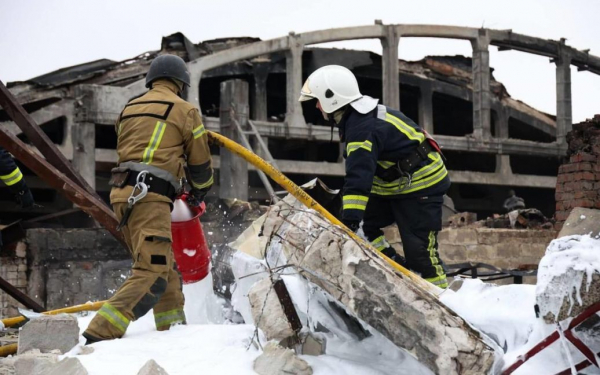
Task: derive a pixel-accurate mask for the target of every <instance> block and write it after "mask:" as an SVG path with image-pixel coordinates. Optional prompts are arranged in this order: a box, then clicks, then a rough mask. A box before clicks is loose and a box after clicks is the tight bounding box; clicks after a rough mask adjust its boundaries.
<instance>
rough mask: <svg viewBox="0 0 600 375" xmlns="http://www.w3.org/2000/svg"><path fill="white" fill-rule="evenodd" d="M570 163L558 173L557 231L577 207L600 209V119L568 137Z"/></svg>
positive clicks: (585, 124)
mask: <svg viewBox="0 0 600 375" xmlns="http://www.w3.org/2000/svg"><path fill="white" fill-rule="evenodd" d="M567 142H568V144H569V149H568V152H567V156H568V157H569V160H568V162H567V163H564V164H563V165H561V166H560V168H559V169H558V177H557V181H556V195H555V197H556V214H555V218H556V225H555V227H556V229H557V230H560V229H561V228H562V225H563V223H564V221H565V220H566V219H567V217H568V216H569V213H570V212H571V210H572V209H573V208H575V207H584V208H600V193H599V189H600V163H598V159H599V158H600V115H596V116H595V117H594V118H593V119H591V120H588V121H584V122H582V123H579V124H575V125H573V130H572V131H570V132H569V133H568V134H567Z"/></svg>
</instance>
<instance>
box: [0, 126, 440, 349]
mask: <svg viewBox="0 0 600 375" xmlns="http://www.w3.org/2000/svg"><path fill="white" fill-rule="evenodd" d="M208 138H209V139H210V141H211V142H212V143H214V144H216V145H218V146H220V147H225V148H226V149H228V150H229V151H231V152H232V153H234V154H236V155H238V156H240V157H241V158H242V159H244V160H246V161H247V162H248V163H250V164H252V165H254V166H255V167H256V168H258V169H260V170H261V171H263V172H264V173H266V174H267V175H268V176H269V177H271V178H272V179H273V181H275V182H277V183H278V184H279V185H280V186H281V187H282V188H284V189H285V190H287V191H288V192H289V193H290V194H292V195H293V196H294V197H295V198H296V199H298V200H299V201H300V202H302V203H303V204H304V205H305V206H306V207H308V208H311V209H313V210H315V211H317V212H318V213H320V214H321V215H323V216H325V218H327V220H329V221H330V222H331V223H332V224H335V225H338V226H339V227H340V228H342V230H344V232H346V234H348V235H349V236H350V237H351V238H352V239H354V240H355V241H357V242H358V243H360V244H361V245H363V246H365V247H367V248H368V249H370V250H371V251H373V252H374V253H375V254H378V255H379V256H380V257H382V258H383V259H384V260H385V261H387V262H388V263H389V264H390V265H391V266H392V267H393V268H394V269H395V270H396V271H398V272H400V273H401V274H402V275H404V276H406V277H408V278H409V279H410V280H411V281H413V282H414V283H415V284H417V285H418V286H420V287H421V288H422V289H425V290H426V291H428V292H430V293H431V294H433V295H435V296H437V295H438V294H439V291H440V289H439V288H437V287H436V286H434V285H433V284H430V283H428V282H427V281H425V280H423V279H422V278H421V277H419V276H417V275H415V274H414V273H412V272H410V271H409V270H407V269H406V268H404V267H402V266H401V265H399V264H398V263H396V262H394V261H393V260H391V259H390V258H388V257H387V256H385V255H384V254H382V253H381V252H379V251H377V250H376V249H375V248H374V247H373V246H372V245H371V244H370V243H368V242H367V241H365V240H364V239H362V238H360V237H359V236H357V235H356V233H354V232H353V231H351V230H350V229H348V227H346V226H345V225H344V224H343V223H342V222H341V221H339V220H338V219H337V218H336V217H335V216H333V215H332V214H331V213H329V211H327V210H326V209H325V208H324V207H323V206H321V205H320V204H319V203H318V202H317V201H315V200H314V199H313V198H312V197H311V196H310V195H308V194H307V193H306V192H305V191H304V190H302V188H300V187H299V186H298V185H296V184H295V183H294V182H292V181H291V180H290V179H289V178H287V177H286V176H285V175H284V174H283V173H281V172H280V171H278V170H277V169H275V167H273V166H272V165H271V164H269V163H268V162H266V161H265V160H263V159H262V158H261V157H260V156H258V155H256V154H255V153H253V152H252V151H250V150H248V149H247V148H245V147H243V146H241V145H239V144H237V143H236V142H234V141H232V140H231V139H229V138H227V137H224V136H222V135H220V134H218V133H215V132H212V131H208ZM104 302H106V301H98V302H90V303H85V304H82V305H76V306H71V307H65V308H62V309H57V310H52V311H46V312H43V313H42V314H45V315H57V314H62V313H65V314H70V313H76V312H80V311H97V310H99V309H100V308H101V307H102V305H103V304H104ZM25 319H26V318H25V317H23V316H18V317H14V318H6V319H2V324H4V326H5V327H11V326H14V325H16V324H19V323H21V322H23V321H25ZM16 352H17V344H10V345H6V346H0V357H6V356H7V355H10V354H14V353H16Z"/></svg>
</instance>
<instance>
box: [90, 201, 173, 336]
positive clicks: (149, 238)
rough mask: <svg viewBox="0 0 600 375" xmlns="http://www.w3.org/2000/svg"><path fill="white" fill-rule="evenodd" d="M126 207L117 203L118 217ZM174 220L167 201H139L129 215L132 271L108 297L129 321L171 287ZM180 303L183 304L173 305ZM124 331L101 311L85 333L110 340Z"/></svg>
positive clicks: (144, 310)
mask: <svg viewBox="0 0 600 375" xmlns="http://www.w3.org/2000/svg"><path fill="white" fill-rule="evenodd" d="M126 207H127V203H115V204H113V208H114V210H115V214H116V216H117V219H120V218H121V217H122V216H123V213H124V211H125V209H126ZM170 224H171V221H170V206H169V204H168V203H163V202H148V203H138V204H137V205H136V209H135V210H133V212H132V214H131V217H130V218H129V223H128V227H127V232H126V233H124V234H125V235H126V236H127V238H128V243H129V244H130V246H131V250H132V252H133V259H134V265H133V268H132V274H131V276H130V277H129V278H128V279H127V280H125V282H124V283H123V285H122V286H121V287H120V288H119V290H118V291H117V292H116V293H115V295H113V296H112V297H111V298H110V300H109V301H108V304H110V306H112V307H114V308H115V309H116V310H118V311H119V312H120V313H121V314H122V315H123V316H124V317H125V318H126V319H128V320H129V321H134V320H136V319H138V318H139V317H141V316H142V315H144V314H145V313H146V312H147V311H148V310H150V309H151V308H153V307H154V306H155V305H156V304H157V303H158V301H160V300H161V299H162V296H163V295H164V293H165V292H166V290H167V287H168V279H169V270H170V269H171V268H173V259H172V258H173V255H172V250H171V243H170V237H169V236H170V232H169V231H170ZM177 307H180V306H173V307H170V309H173V308H177ZM121 328H122V327H121ZM124 333H125V332H124V330H122V329H118V328H117V327H115V326H114V325H113V324H112V323H111V322H109V321H108V320H107V319H106V318H105V317H103V316H101V315H99V314H97V315H96V316H95V317H94V319H92V321H91V322H90V324H89V326H88V328H87V329H86V331H85V333H84V336H86V337H88V336H89V337H93V338H96V339H100V340H107V339H114V338H119V337H122V336H123V334H124Z"/></svg>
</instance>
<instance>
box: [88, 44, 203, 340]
mask: <svg viewBox="0 0 600 375" xmlns="http://www.w3.org/2000/svg"><path fill="white" fill-rule="evenodd" d="M189 84H190V79H189V73H188V71H187V68H186V65H185V62H184V61H183V60H182V59H181V58H179V57H177V56H174V55H162V56H159V57H157V58H156V59H155V60H154V61H153V62H152V64H151V66H150V70H149V71H148V75H147V76H146V87H148V88H149V89H150V91H148V92H147V93H146V94H145V95H143V96H141V97H139V98H136V99H134V100H132V101H130V102H129V103H128V104H127V105H126V106H125V108H124V109H123V112H122V113H121V115H120V117H119V119H118V121H117V123H116V132H117V136H118V144H117V153H118V155H119V166H118V168H115V169H113V175H112V179H111V185H112V186H113V189H112V191H111V194H110V201H111V204H112V205H113V209H114V211H115V214H116V216H117V218H118V220H120V228H121V230H122V231H123V234H124V237H125V241H126V242H127V245H128V247H129V250H130V251H131V253H132V256H133V262H134V263H133V268H132V275H131V276H130V277H129V278H128V279H127V280H126V281H125V283H124V284H123V285H122V286H121V288H119V290H118V291H117V293H116V294H115V295H114V296H113V297H112V298H111V299H109V300H108V301H107V302H106V303H105V304H104V306H102V308H101V309H100V310H99V311H98V313H97V314H96V316H95V317H94V319H93V320H92V321H91V322H90V325H89V326H88V328H87V329H86V331H85V332H84V333H83V336H84V337H85V338H86V339H87V343H93V342H96V341H100V340H107V339H114V338H120V337H122V336H123V335H124V334H125V331H126V330H127V326H128V325H129V323H130V322H131V321H135V320H137V319H139V318H140V317H142V316H143V315H145V314H146V313H147V312H148V311H150V309H154V318H155V322H156V328H157V329H158V330H159V331H161V330H168V329H169V328H170V327H171V325H173V324H175V323H185V314H184V312H183V305H184V297H183V293H182V287H181V279H180V276H179V273H178V272H177V270H176V268H175V265H174V260H173V254H172V249H171V216H170V212H171V208H172V202H173V199H175V197H176V196H177V195H178V194H180V193H181V192H182V181H183V180H184V177H185V173H184V165H185V164H186V163H187V167H188V169H189V172H190V177H191V181H189V182H190V185H191V186H192V190H191V191H190V195H189V196H188V204H190V205H192V206H197V205H199V204H200V203H201V202H202V200H203V199H204V196H205V195H206V193H207V191H208V189H209V188H210V187H211V185H212V183H213V171H212V167H211V157H210V150H209V147H208V141H207V135H206V130H205V129H204V126H203V124H202V120H201V118H200V114H199V112H198V109H196V108H195V107H194V106H192V105H191V104H190V103H187V102H186V101H185V100H183V99H181V98H180V96H179V95H180V94H181V92H182V91H183V88H184V85H188V86H189ZM136 185H137V186H136Z"/></svg>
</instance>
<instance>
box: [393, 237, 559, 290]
mask: <svg viewBox="0 0 600 375" xmlns="http://www.w3.org/2000/svg"><path fill="white" fill-rule="evenodd" d="M384 232H385V236H386V239H387V240H388V242H389V243H390V244H391V245H392V246H394V248H396V249H397V250H400V251H401V249H402V242H401V241H400V235H399V233H398V228H397V227H395V226H392V227H388V228H386V229H385V230H384ZM556 233H557V232H556V231H554V230H547V229H540V230H532V229H496V228H494V229H492V228H444V229H443V230H442V231H441V232H440V233H439V234H438V242H439V252H440V257H441V258H442V260H443V261H444V262H445V263H446V264H455V263H466V262H474V263H477V262H481V263H487V264H490V265H492V266H495V267H499V268H503V269H519V268H522V267H523V266H526V265H536V266H537V264H538V263H539V262H540V259H542V257H543V256H544V253H545V252H546V248H547V247H548V244H549V243H550V242H551V241H552V240H553V239H554V238H556ZM523 282H524V283H525V284H535V283H536V278H535V277H526V278H524V279H523ZM495 283H500V284H502V283H503V281H495ZM506 283H512V279H506Z"/></svg>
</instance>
